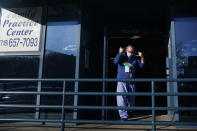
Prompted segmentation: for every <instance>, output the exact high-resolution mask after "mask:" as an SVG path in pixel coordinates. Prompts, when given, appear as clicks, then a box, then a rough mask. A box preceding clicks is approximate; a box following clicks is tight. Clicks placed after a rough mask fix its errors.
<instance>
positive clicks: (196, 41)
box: [175, 18, 197, 121]
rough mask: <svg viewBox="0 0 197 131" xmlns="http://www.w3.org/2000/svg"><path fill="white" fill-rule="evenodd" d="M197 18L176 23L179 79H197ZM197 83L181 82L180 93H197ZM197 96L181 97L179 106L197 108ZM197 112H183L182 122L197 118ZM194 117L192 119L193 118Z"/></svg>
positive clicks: (181, 113)
mask: <svg viewBox="0 0 197 131" xmlns="http://www.w3.org/2000/svg"><path fill="white" fill-rule="evenodd" d="M196 29H197V18H180V19H177V20H176V21H175V38H176V57H177V59H176V61H177V77H178V78H196V77H197V68H196V67H197V30H196ZM196 87H197V83H196V82H179V83H178V91H179V92H197V88H196ZM195 99H197V97H196V96H179V106H186V107H193V106H197V102H196V101H193V100H195ZM196 114H197V112H196V111H181V112H180V120H181V121H184V120H193V119H192V118H194V119H196V118H197V115H196ZM191 117H192V118H191Z"/></svg>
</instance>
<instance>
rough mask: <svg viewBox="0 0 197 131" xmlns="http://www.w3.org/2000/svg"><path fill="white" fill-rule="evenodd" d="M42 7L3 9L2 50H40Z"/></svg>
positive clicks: (0, 29)
mask: <svg viewBox="0 0 197 131" xmlns="http://www.w3.org/2000/svg"><path fill="white" fill-rule="evenodd" d="M41 17H42V8H41V7H33V8H14V9H4V8H2V9H1V25H0V52H22V51H27V52H29V51H30V52H34V51H39V47H40V32H41Z"/></svg>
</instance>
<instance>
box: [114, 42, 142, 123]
mask: <svg viewBox="0 0 197 131" xmlns="http://www.w3.org/2000/svg"><path fill="white" fill-rule="evenodd" d="M114 63H115V64H117V65H118V74H117V78H118V79H132V78H134V77H135V70H136V67H137V66H139V67H140V68H143V66H144V57H143V54H142V52H138V54H135V53H134V47H133V46H132V45H128V46H127V47H126V49H125V50H124V49H123V48H122V47H120V49H119V53H118V54H117V55H116V57H115V59H114ZM117 92H120V93H123V92H135V84H134V82H118V83H117ZM134 104H135V96H133V95H129V96H117V105H118V106H119V107H132V106H134ZM118 112H119V115H120V118H121V120H127V119H128V118H129V112H130V111H129V110H118Z"/></svg>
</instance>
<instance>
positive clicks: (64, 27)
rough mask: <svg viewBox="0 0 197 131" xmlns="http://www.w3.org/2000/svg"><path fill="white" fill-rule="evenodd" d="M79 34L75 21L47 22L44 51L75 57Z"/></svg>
mask: <svg viewBox="0 0 197 131" xmlns="http://www.w3.org/2000/svg"><path fill="white" fill-rule="evenodd" d="M79 33H80V26H79V24H78V22H77V21H66V22H48V24H47V37H46V50H47V51H53V52H58V53H63V54H67V55H74V56H76V54H77V51H76V50H77V45H78V44H79V42H80V40H79Z"/></svg>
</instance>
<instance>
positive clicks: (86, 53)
mask: <svg viewBox="0 0 197 131" xmlns="http://www.w3.org/2000/svg"><path fill="white" fill-rule="evenodd" d="M0 7H1V13H0V14H1V18H0V19H1V27H0V42H1V43H0V78H39V79H42V78H116V68H117V67H116V66H115V65H114V64H113V59H114V57H115V55H116V53H117V52H118V49H119V47H120V46H123V47H124V46H126V45H127V44H133V45H134V46H135V47H136V50H137V51H142V52H143V54H144V56H145V61H146V62H145V68H144V69H143V70H137V76H136V77H137V78H175V79H176V78H196V77H197V70H196V64H197V59H196V58H197V30H196V29H197V9H196V8H195V1H192V0H191V1H186V0H166V1H161V0H160V1H158V0H149V1H147V0H138V1H133V0H130V1H124V2H123V1H119V0H118V1H112V0H109V1H104V0H100V1H91V0H85V1H82V0H73V1H70V0H56V1H52V0H39V1H38V0H28V1H25V0H9V1H8V0H1V1H0ZM136 86H137V87H139V88H137V92H150V90H151V85H150V84H148V83H137V85H136ZM195 86H196V83H195V82H194V83H181V82H179V83H177V82H169V83H164V82H160V83H159V82H158V83H156V91H158V92H171V93H173V92H175V93H176V92H194V91H196V88H195ZM66 87H67V88H66V91H79V92H83V91H90V92H102V91H106V92H114V91H115V90H116V83H112V82H106V83H86V82H80V83H78V82H68V83H67V84H66ZM104 89H105V90H104ZM0 90H1V91H49V92H54V91H62V87H61V83H60V82H23V83H22V82H1V83H0ZM114 99H115V97H114V96H107V97H105V99H104V101H105V105H116V102H115V100H114ZM192 99H196V97H195V96H191V97H185V96H181V97H178V96H168V97H167V96H158V97H157V98H156V105H157V106H161V107H166V106H168V107H181V106H191V107H192V106H196V105H197V102H195V101H191V100H192ZM102 101H103V99H102V96H69V95H68V96H66V100H65V105H101V104H102ZM0 103H1V104H36V105H61V97H60V96H58V95H57V96H56V95H54V96H47V95H44V96H40V95H29V96H28V97H27V96H25V95H7V94H4V95H1V96H0ZM136 105H138V106H150V105H151V97H149V96H140V97H137V98H136ZM60 112H61V110H57V109H50V110H49V109H25V108H23V109H21V108H17V109H12V108H0V113H1V114H2V115H0V117H3V118H4V117H8V116H9V117H13V118H16V117H17V118H37V119H38V118H49V119H53V118H60ZM103 113H104V119H117V112H115V111H104V112H102V111H100V110H78V111H76V110H66V118H68V119H76V118H78V119H102V117H103V116H102V115H101V114H103ZM137 113H139V114H141V113H142V112H140V111H139V112H137ZM147 113H148V111H147ZM161 113H164V114H167V113H168V115H169V116H171V117H173V118H174V120H176V121H184V120H185V119H186V118H187V117H188V116H189V117H190V116H194V117H196V111H192V112H189V111H180V112H177V111H173V110H172V111H168V112H165V111H164V112H161ZM10 114H11V115H10ZM87 114H88V117H87ZM90 114H91V115H90ZM112 116H113V117H112Z"/></svg>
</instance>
